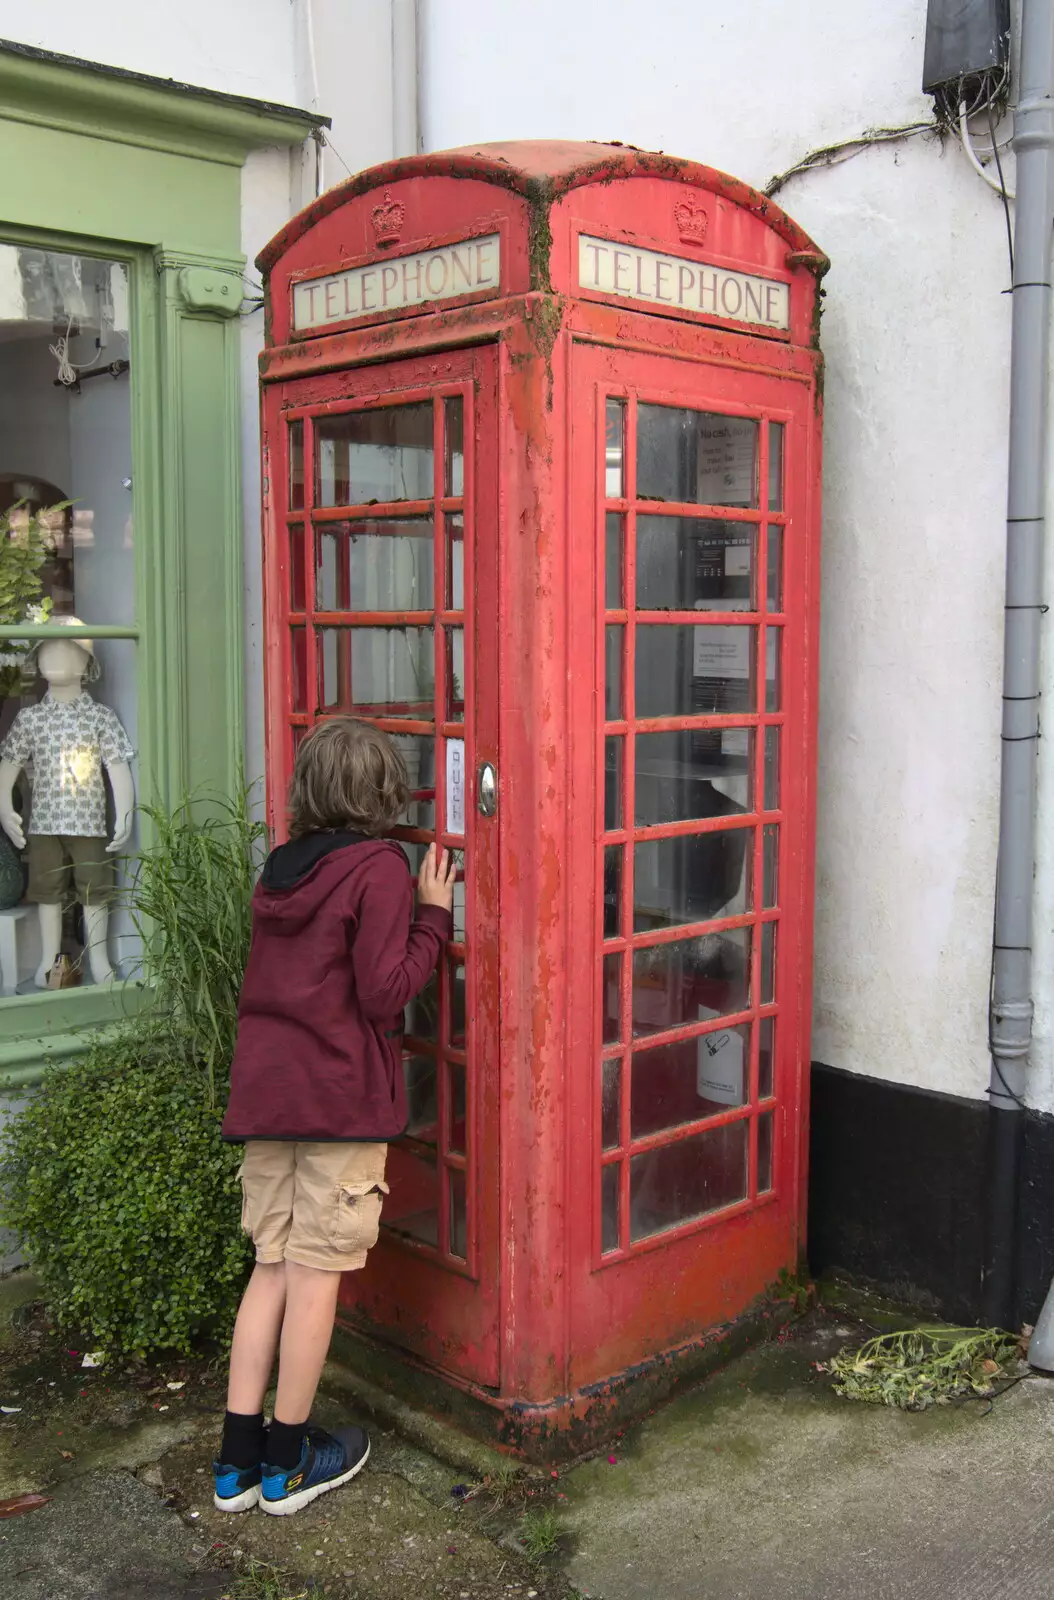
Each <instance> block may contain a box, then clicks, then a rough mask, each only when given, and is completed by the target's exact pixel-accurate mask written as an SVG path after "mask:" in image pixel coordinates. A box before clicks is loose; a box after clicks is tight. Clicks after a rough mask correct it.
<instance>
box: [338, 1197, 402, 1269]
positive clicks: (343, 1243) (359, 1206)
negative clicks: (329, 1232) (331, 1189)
mask: <svg viewBox="0 0 1054 1600" xmlns="http://www.w3.org/2000/svg"><path fill="white" fill-rule="evenodd" d="M387 1193H388V1185H387V1184H386V1183H378V1182H372V1183H338V1184H337V1193H336V1208H335V1216H334V1222H333V1239H332V1243H333V1246H334V1249H336V1250H338V1251H340V1253H341V1254H342V1255H345V1254H346V1255H365V1254H366V1252H367V1251H368V1250H372V1249H373V1247H374V1245H375V1244H376V1243H377V1235H378V1234H379V1233H380V1229H381V1206H382V1204H383V1201H384V1196H385V1195H386V1194H387Z"/></svg>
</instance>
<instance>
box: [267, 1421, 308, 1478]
mask: <svg viewBox="0 0 1054 1600" xmlns="http://www.w3.org/2000/svg"><path fill="white" fill-rule="evenodd" d="M306 1432H307V1423H306V1422H279V1420H278V1418H277V1417H276V1418H275V1419H274V1421H273V1422H272V1423H271V1426H270V1427H269V1428H268V1430H267V1465H268V1466H269V1467H282V1468H283V1470H284V1471H286V1472H289V1471H291V1470H292V1468H293V1467H295V1466H296V1464H297V1462H298V1461H299V1460H300V1457H301V1455H302V1454H303V1452H304V1435H305V1433H306Z"/></svg>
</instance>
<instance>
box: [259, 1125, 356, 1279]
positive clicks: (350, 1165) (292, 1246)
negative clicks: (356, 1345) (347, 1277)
mask: <svg viewBox="0 0 1054 1600" xmlns="http://www.w3.org/2000/svg"><path fill="white" fill-rule="evenodd" d="M387 1155H388V1146H387V1145H386V1144H350V1143H349V1144H345V1143H336V1144H294V1143H291V1142H289V1141H286V1140H272V1139H252V1140H250V1141H249V1142H248V1143H247V1144H246V1146H245V1160H244V1161H243V1162H242V1165H241V1170H240V1171H239V1173H238V1176H239V1178H240V1179H241V1185H242V1227H243V1228H244V1229H245V1231H246V1233H248V1234H251V1235H252V1241H253V1244H254V1245H255V1246H256V1259H257V1261H259V1262H261V1263H262V1264H264V1265H273V1264H274V1263H275V1262H278V1261H295V1262H298V1263H299V1265H300V1266H303V1267H321V1268H322V1269H323V1270H324V1271H327V1272H355V1271H357V1270H358V1269H359V1268H360V1267H364V1266H365V1265H366V1255H367V1252H368V1251H369V1250H370V1249H372V1247H373V1246H374V1245H375V1244H376V1243H377V1234H378V1231H379V1229H380V1224H381V1203H382V1200H383V1198H384V1196H385V1195H386V1194H387V1193H388V1185H387V1184H386V1183H385V1181H384V1164H385V1160H386V1158H387Z"/></svg>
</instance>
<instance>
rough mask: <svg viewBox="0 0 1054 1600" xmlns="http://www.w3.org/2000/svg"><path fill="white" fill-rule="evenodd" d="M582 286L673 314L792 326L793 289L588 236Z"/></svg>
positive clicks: (582, 241)
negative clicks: (696, 313) (693, 313)
mask: <svg viewBox="0 0 1054 1600" xmlns="http://www.w3.org/2000/svg"><path fill="white" fill-rule="evenodd" d="M578 282H579V284H580V286H581V287H582V288H583V289H594V290H596V291H598V292H599V293H600V294H611V295H618V296H619V297H620V299H623V300H641V301H650V302H651V304H652V305H660V306H669V307H670V308H671V309H672V310H674V311H702V312H705V313H706V314H707V315H708V316H711V317H722V318H724V319H725V320H727V321H729V322H747V323H752V324H755V325H756V326H758V327H762V328H780V329H787V328H789V327H790V285H789V284H786V283H780V282H779V281H778V280H777V279H775V278H758V277H755V276H754V274H753V273H749V272H731V271H729V270H728V269H727V268H725V267H709V266H707V265H706V264H705V262H701V261H688V260H686V259H685V257H683V256H668V255H664V254H662V253H661V252H659V251H657V250H642V249H641V248H640V247H639V246H638V245H631V244H616V243H615V242H614V240H611V239H591V238H589V237H588V236H587V235H586V234H584V233H583V234H581V235H580V237H579V240H578Z"/></svg>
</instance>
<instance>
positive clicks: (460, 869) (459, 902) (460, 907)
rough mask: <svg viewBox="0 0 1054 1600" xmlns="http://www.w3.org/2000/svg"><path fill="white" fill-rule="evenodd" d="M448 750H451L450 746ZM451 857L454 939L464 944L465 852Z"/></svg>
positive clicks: (459, 852) (452, 853)
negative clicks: (453, 871) (452, 869)
mask: <svg viewBox="0 0 1054 1600" xmlns="http://www.w3.org/2000/svg"><path fill="white" fill-rule="evenodd" d="M447 748H448V749H449V746H448V747H447ZM450 855H451V859H452V860H453V862H454V866H455V867H456V868H457V879H456V880H455V883H454V904H453V907H452V915H453V918H454V939H455V941H456V942H457V943H458V944H464V942H465V933H466V927H467V924H466V921H465V897H466V890H465V852H464V850H452V851H451V852H450Z"/></svg>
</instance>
